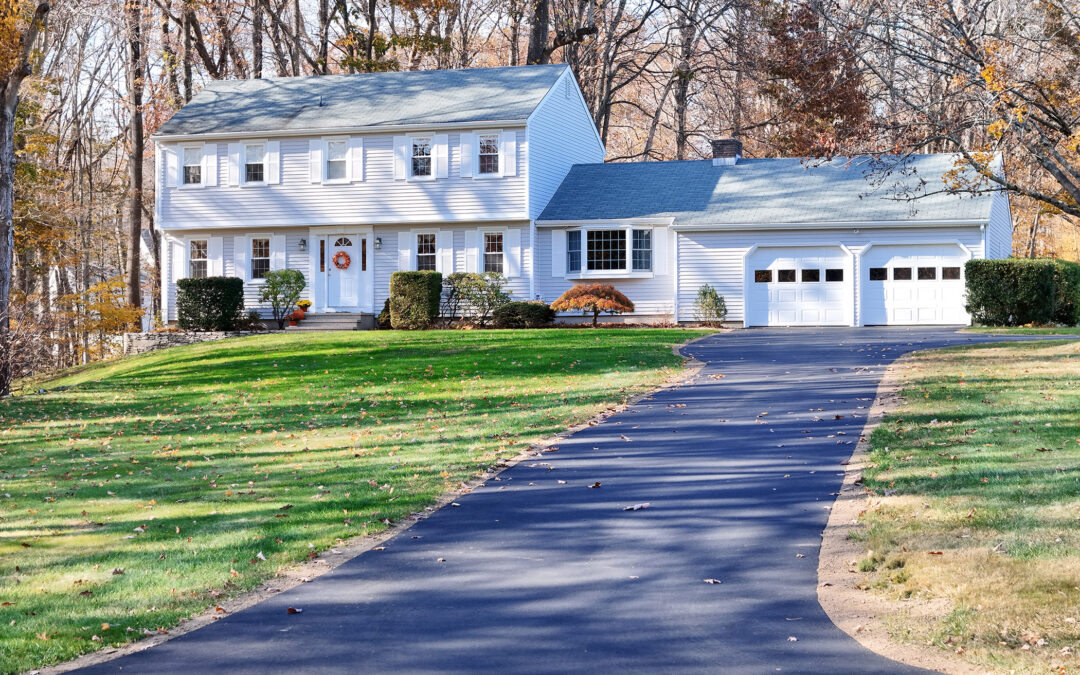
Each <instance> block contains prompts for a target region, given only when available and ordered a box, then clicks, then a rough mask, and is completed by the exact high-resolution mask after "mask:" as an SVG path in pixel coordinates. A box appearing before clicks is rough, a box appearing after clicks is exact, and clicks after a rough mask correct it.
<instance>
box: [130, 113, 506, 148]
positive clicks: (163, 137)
mask: <svg viewBox="0 0 1080 675" xmlns="http://www.w3.org/2000/svg"><path fill="white" fill-rule="evenodd" d="M525 124H526V120H523V119H516V120H482V121H479V122H437V123H432V124H381V125H380V124H369V125H367V126H361V127H333V128H320V129H279V130H275V131H230V132H208V133H198V134H153V135H152V136H150V140H152V141H154V142H155V143H172V142H183V141H210V140H228V139H241V138H259V139H262V138H285V137H289V136H343V135H348V134H376V133H391V132H395V131H406V132H408V131H431V130H433V129H491V128H494V127H510V128H519V127H523V126H525Z"/></svg>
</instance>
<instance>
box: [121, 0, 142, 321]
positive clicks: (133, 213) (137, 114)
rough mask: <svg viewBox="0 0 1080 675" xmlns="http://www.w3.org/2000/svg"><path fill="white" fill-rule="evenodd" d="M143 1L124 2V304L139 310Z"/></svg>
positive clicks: (140, 279)
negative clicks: (125, 88) (125, 40)
mask: <svg viewBox="0 0 1080 675" xmlns="http://www.w3.org/2000/svg"><path fill="white" fill-rule="evenodd" d="M142 10H143V0H127V7H126V8H125V13H126V17H125V18H126V19H127V29H128V31H127V32H128V63H127V88H128V115H129V117H130V120H129V123H128V143H129V150H130V152H129V154H128V183H129V184H128V203H127V206H126V211H127V213H126V214H125V215H126V217H127V230H128V232H127V235H128V236H127V238H128V250H127V276H128V279H127V286H128V287H127V302H128V304H129V305H131V306H132V307H142V274H141V272H142V199H143V113H142V103H143V86H144V79H145V78H144V72H143V68H144V62H143V53H142Z"/></svg>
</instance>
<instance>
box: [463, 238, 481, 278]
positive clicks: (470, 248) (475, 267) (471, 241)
mask: <svg viewBox="0 0 1080 675" xmlns="http://www.w3.org/2000/svg"><path fill="white" fill-rule="evenodd" d="M479 242H480V233H479V232H478V231H476V230H465V271H466V272H470V273H474V272H478V271H479V269H480V246H479Z"/></svg>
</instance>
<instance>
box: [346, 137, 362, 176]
mask: <svg viewBox="0 0 1080 675" xmlns="http://www.w3.org/2000/svg"><path fill="white" fill-rule="evenodd" d="M348 157H349V161H348V162H347V163H346V164H347V166H348V172H349V180H350V181H353V182H357V181H362V180H364V139H363V138H362V137H360V136H350V137H349V155H348Z"/></svg>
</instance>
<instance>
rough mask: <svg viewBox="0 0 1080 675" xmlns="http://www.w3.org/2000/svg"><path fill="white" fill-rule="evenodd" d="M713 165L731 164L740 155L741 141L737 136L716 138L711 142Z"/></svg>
mask: <svg viewBox="0 0 1080 675" xmlns="http://www.w3.org/2000/svg"><path fill="white" fill-rule="evenodd" d="M712 157H713V160H712V163H713V166H731V165H732V164H734V163H735V162H737V161H738V160H739V158H740V157H742V141H740V140H739V139H737V138H717V139H715V140H714V141H713V142H712Z"/></svg>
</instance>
